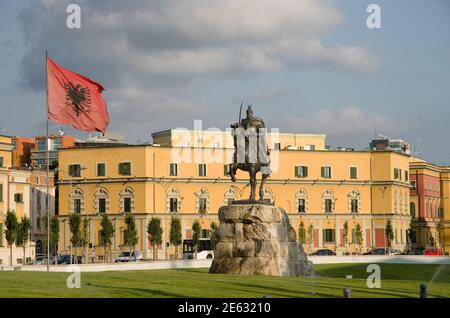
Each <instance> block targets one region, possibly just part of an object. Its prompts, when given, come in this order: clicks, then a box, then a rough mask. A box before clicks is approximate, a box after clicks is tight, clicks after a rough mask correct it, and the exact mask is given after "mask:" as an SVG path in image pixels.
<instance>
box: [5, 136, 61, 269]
mask: <svg viewBox="0 0 450 318" xmlns="http://www.w3.org/2000/svg"><path fill="white" fill-rule="evenodd" d="M13 147H14V146H13V138H12V137H8V136H0V163H2V164H1V165H0V265H7V264H9V257H10V256H9V248H8V246H7V242H6V238H5V231H6V227H5V224H4V220H5V217H6V213H7V212H8V211H14V212H15V213H16V215H17V218H18V219H19V220H20V219H21V218H22V216H27V217H28V218H30V220H31V225H32V228H31V233H30V236H31V241H30V242H29V243H28V246H27V247H26V249H25V257H26V259H25V260H23V250H22V247H16V246H14V248H13V265H16V264H23V262H24V261H25V262H27V261H29V260H32V259H33V258H34V257H35V255H36V254H37V253H43V252H45V251H44V244H43V242H45V237H46V227H45V224H44V217H45V216H46V212H47V208H46V202H47V172H46V171H44V170H39V169H32V168H14V167H12V158H13V155H12V153H13ZM49 185H50V187H49V194H50V201H49V210H50V211H49V212H50V215H54V199H55V187H54V185H53V175H50V180H49Z"/></svg>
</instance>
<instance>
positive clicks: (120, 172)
mask: <svg viewBox="0 0 450 318" xmlns="http://www.w3.org/2000/svg"><path fill="white" fill-rule="evenodd" d="M119 174H120V175H123V163H119Z"/></svg>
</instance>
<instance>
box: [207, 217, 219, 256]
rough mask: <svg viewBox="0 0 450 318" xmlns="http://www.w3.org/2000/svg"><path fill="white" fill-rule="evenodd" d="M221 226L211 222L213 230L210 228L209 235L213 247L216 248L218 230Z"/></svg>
mask: <svg viewBox="0 0 450 318" xmlns="http://www.w3.org/2000/svg"><path fill="white" fill-rule="evenodd" d="M218 229H219V226H218V225H217V223H216V222H211V230H209V237H210V239H211V247H212V249H213V250H214V249H215V248H216V243H217V231H218Z"/></svg>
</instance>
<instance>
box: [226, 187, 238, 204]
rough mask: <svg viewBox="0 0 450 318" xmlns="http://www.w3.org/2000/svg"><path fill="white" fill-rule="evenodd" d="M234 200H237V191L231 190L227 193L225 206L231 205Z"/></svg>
mask: <svg viewBox="0 0 450 318" xmlns="http://www.w3.org/2000/svg"><path fill="white" fill-rule="evenodd" d="M234 200H236V189H233V188H230V189H228V190H227V191H225V194H224V204H225V205H230V204H231V203H232V202H233V201H234Z"/></svg>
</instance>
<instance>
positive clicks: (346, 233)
mask: <svg viewBox="0 0 450 318" xmlns="http://www.w3.org/2000/svg"><path fill="white" fill-rule="evenodd" d="M344 246H345V254H347V246H348V222H347V221H345V223H344Z"/></svg>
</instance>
